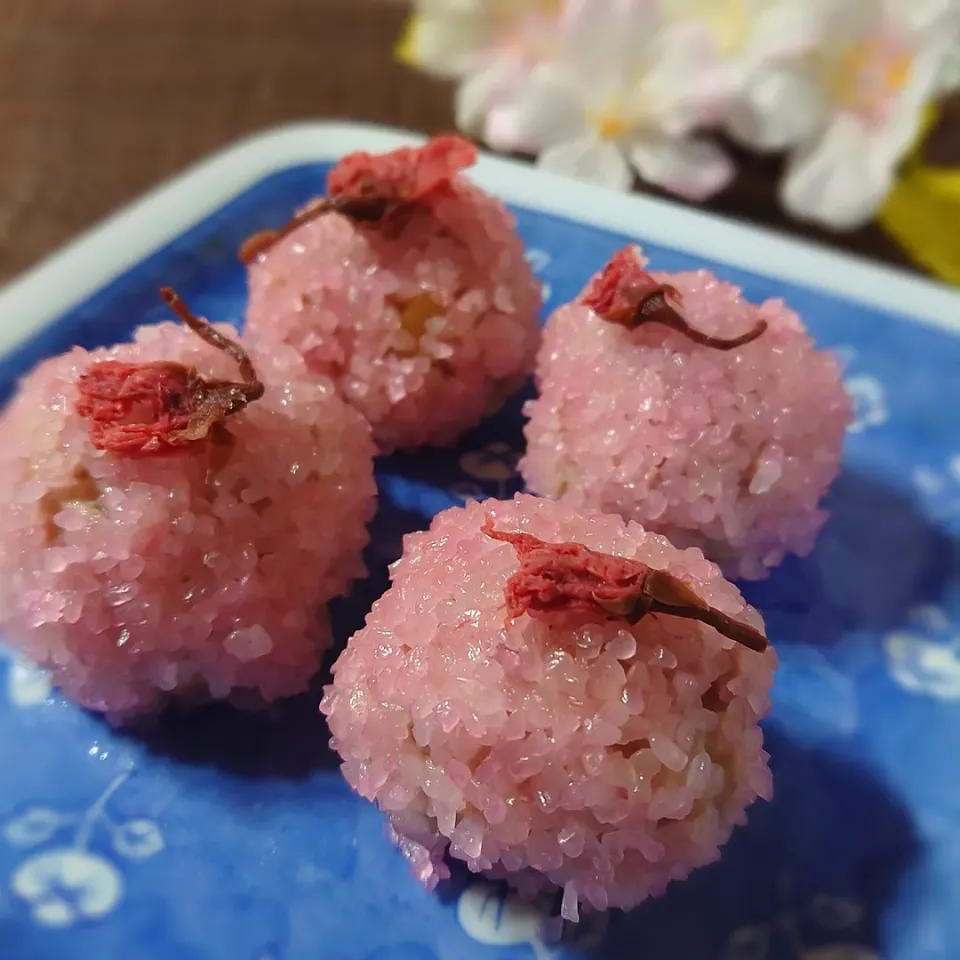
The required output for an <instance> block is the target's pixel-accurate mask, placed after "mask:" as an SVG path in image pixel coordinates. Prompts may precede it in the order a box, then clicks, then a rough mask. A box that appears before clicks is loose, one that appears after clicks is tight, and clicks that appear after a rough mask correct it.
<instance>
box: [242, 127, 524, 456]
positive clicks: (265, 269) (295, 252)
mask: <svg viewBox="0 0 960 960" xmlns="http://www.w3.org/2000/svg"><path fill="white" fill-rule="evenodd" d="M444 143H446V146H443V144H444ZM437 144H438V141H436V140H435V141H431V142H430V143H429V144H427V146H426V147H424V148H422V149H418V150H412V149H405V150H402V151H397V152H396V153H395V154H388V155H386V156H385V157H371V156H369V155H367V154H363V155H359V156H351V157H347V158H345V159H344V160H343V161H341V164H340V165H339V166H338V167H337V168H336V169H335V170H334V171H333V172H332V173H331V176H330V188H331V193H330V198H329V201H328V202H326V203H315V204H313V205H310V207H309V208H308V211H307V212H306V213H305V214H304V216H303V222H302V223H300V224H299V225H297V226H296V227H295V229H292V230H290V231H289V232H282V233H281V234H280V235H279V237H278V239H276V240H275V242H273V243H272V245H270V246H268V247H267V248H266V249H265V250H263V251H262V252H260V253H259V254H258V255H257V256H256V257H254V258H253V260H252V262H251V263H250V266H249V288H250V302H249V308H248V313H247V331H248V333H249V336H250V337H251V338H252V339H253V340H254V341H255V342H258V343H261V344H263V345H264V347H265V348H267V349H269V348H270V347H271V346H272V345H273V344H286V345H290V346H293V347H294V348H295V349H296V350H297V351H298V352H299V353H300V354H301V355H302V356H303V358H304V360H305V361H306V363H307V365H308V367H309V369H310V370H311V371H313V372H314V373H316V374H317V375H318V376H323V377H328V378H330V380H332V381H333V382H334V383H335V384H336V387H337V389H338V390H339V391H340V393H341V395H342V396H343V397H344V398H345V399H346V400H347V401H348V402H349V403H351V404H352V405H353V406H355V407H356V408H357V409H358V410H360V411H361V412H362V413H363V414H364V416H365V417H366V418H367V419H368V420H369V421H370V422H371V423H372V424H373V429H374V436H375V439H376V441H377V443H378V446H379V448H380V449H381V451H383V452H390V451H392V450H396V449H400V448H416V447H420V446H424V445H446V444H450V443H453V442H454V441H455V440H456V439H457V438H458V437H459V436H460V435H461V434H462V433H464V432H465V431H466V430H468V429H470V428H472V427H474V426H476V425H477V424H478V423H479V422H480V420H481V419H483V418H484V417H485V416H487V415H489V414H491V413H493V412H495V411H496V410H497V409H499V407H500V406H501V405H502V404H503V402H504V401H505V400H506V399H507V398H508V397H509V396H510V395H512V394H513V393H514V392H516V390H517V389H518V388H519V387H520V386H521V384H522V383H523V381H524V380H525V379H526V377H527V376H528V375H529V374H530V372H531V371H532V369H533V363H534V359H535V356H536V351H537V347H538V345H539V341H540V325H539V310H540V306H541V294H540V285H539V283H538V281H537V280H536V278H535V277H534V275H533V273H532V271H531V269H530V267H529V265H528V263H527V261H526V259H525V257H524V249H523V244H522V242H521V240H520V237H519V236H518V234H517V232H516V225H515V221H514V219H513V217H512V216H511V215H510V214H509V213H508V211H507V210H506V208H505V207H504V206H503V205H502V204H501V203H500V202H499V201H498V200H497V199H495V198H494V197H492V196H490V195H489V194H487V193H485V192H484V191H482V190H480V189H479V188H478V187H477V186H475V185H474V184H473V183H471V182H470V181H469V180H468V179H467V178H466V177H465V176H464V175H462V174H461V173H460V169H461V168H462V167H463V166H464V165H465V164H466V161H467V160H468V159H469V160H470V161H472V159H473V153H472V152H471V154H470V156H469V157H467V156H466V154H465V152H464V141H460V140H458V139H457V138H443V142H442V143H441V144H440V145H441V147H443V151H446V152H445V153H444V152H443V151H441V150H438V147H437ZM466 146H467V147H469V145H466ZM469 149H470V150H471V151H472V150H473V148H472V147H469ZM445 157H446V161H445V160H444V158H445ZM444 162H446V163H447V164H448V168H447V169H446V174H447V175H446V177H444V170H445V168H444ZM378 182H379V183H380V184H381V186H382V193H383V194H384V196H385V198H386V200H388V201H389V204H388V205H387V207H386V208H385V209H386V210H387V212H386V213H385V215H384V216H383V217H382V218H380V219H374V220H372V221H371V220H368V219H363V218H359V219H358V218H356V217H354V216H350V215H348V213H346V212H341V211H340V210H339V209H337V204H338V203H340V204H346V206H345V207H344V209H348V208H349V207H350V205H351V204H354V205H355V203H356V202H358V201H359V200H361V199H362V200H365V201H366V200H367V199H369V197H370V196H371V195H374V194H375V186H376V184H377V183H378ZM371 184H373V185H371ZM408 196H413V198H414V199H413V200H412V201H409V202H407V201H404V200H399V199H398V197H401V198H402V197H408ZM311 210H312V211H313V213H311V212H310V211H311ZM318 211H319V212H318Z"/></svg>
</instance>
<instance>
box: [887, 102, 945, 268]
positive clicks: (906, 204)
mask: <svg viewBox="0 0 960 960" xmlns="http://www.w3.org/2000/svg"><path fill="white" fill-rule="evenodd" d="M936 120H937V111H936V110H935V109H934V108H932V107H931V109H930V110H929V112H928V114H927V117H926V120H925V123H924V126H923V129H922V130H921V132H920V137H919V138H918V142H917V146H916V148H915V150H914V153H913V155H912V156H911V157H910V158H909V159H908V161H907V163H906V164H905V165H904V167H903V171H902V173H901V175H900V177H899V179H898V180H897V183H896V184H895V185H894V188H893V190H891V192H890V195H889V196H888V197H887V200H886V202H885V203H884V205H883V207H882V209H881V210H880V213H879V221H880V225H881V226H882V227H883V229H884V230H885V231H886V232H887V233H888V234H889V235H890V236H891V237H892V238H893V239H894V240H895V241H896V242H897V243H898V244H899V245H900V246H901V247H902V248H903V249H904V250H905V251H906V253H907V254H908V255H909V256H910V258H911V259H912V260H914V262H915V263H917V264H918V265H919V266H921V267H924V268H925V269H927V270H929V271H930V272H931V273H933V274H934V275H935V276H937V277H939V278H940V279H941V280H946V281H947V282H948V283H953V284H960V169H953V168H946V167H933V166H929V165H927V164H925V163H924V162H923V158H922V156H921V148H920V144H922V143H923V141H924V139H925V137H926V135H927V133H928V132H929V131H930V130H931V129H932V128H933V125H934V123H935V122H936Z"/></svg>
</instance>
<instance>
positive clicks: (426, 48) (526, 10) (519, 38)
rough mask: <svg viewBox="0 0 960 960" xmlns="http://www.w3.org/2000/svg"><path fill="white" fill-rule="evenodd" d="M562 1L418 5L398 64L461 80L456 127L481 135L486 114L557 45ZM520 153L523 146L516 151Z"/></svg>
mask: <svg viewBox="0 0 960 960" xmlns="http://www.w3.org/2000/svg"><path fill="white" fill-rule="evenodd" d="M562 7H563V4H562V2H560V0H418V2H417V3H416V4H415V13H414V16H413V17H412V18H411V20H410V23H409V25H408V28H407V32H406V34H405V36H404V38H403V40H402V41H401V44H400V47H399V51H398V53H399V56H400V59H401V60H402V61H403V62H405V63H407V64H409V65H410V66H414V67H417V68H418V69H420V70H423V71H425V72H427V73H430V74H433V75H435V76H442V77H448V78H457V79H459V80H460V84H459V87H458V89H457V94H456V118H457V126H458V127H459V128H460V129H461V130H464V131H465V132H468V133H480V132H481V131H482V129H483V125H484V121H485V119H486V116H487V114H488V113H489V111H490V110H491V109H492V108H493V107H494V106H496V105H498V104H501V103H507V102H510V101H511V100H512V98H513V97H514V95H515V94H516V92H517V91H519V90H520V89H521V88H522V86H523V84H524V82H525V81H526V78H527V76H528V74H529V72H530V70H531V68H532V66H533V65H534V64H535V63H537V62H539V61H540V60H542V59H544V58H549V57H550V56H551V55H552V53H553V51H554V49H555V45H556V32H557V26H558V24H559V20H560V14H561V12H562ZM519 146H520V147H521V148H524V147H525V146H526V145H525V144H521V145H519Z"/></svg>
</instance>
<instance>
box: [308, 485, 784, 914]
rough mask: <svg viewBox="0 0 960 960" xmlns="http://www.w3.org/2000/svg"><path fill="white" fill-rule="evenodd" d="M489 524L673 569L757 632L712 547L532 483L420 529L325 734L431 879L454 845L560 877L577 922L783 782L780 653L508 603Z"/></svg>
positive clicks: (679, 627) (700, 861) (335, 689)
mask: <svg viewBox="0 0 960 960" xmlns="http://www.w3.org/2000/svg"><path fill="white" fill-rule="evenodd" d="M490 521H492V523H493V524H494V525H495V527H496V529H497V530H498V531H505V532H510V533H520V534H524V535H530V536H532V537H535V538H538V539H539V540H541V541H544V542H546V543H555V544H561V543H577V544H581V545H583V546H584V547H586V548H588V549H589V550H591V551H596V552H598V553H601V554H605V555H609V556H610V557H612V558H624V559H625V560H629V561H636V562H639V563H640V564H643V565H646V566H648V567H650V568H652V569H654V570H659V571H665V572H667V573H669V574H670V575H672V576H673V577H676V578H679V579H680V580H682V581H683V582H684V583H685V584H686V585H687V586H688V587H689V588H690V589H691V590H693V591H695V592H696V594H697V595H698V596H699V597H700V598H701V599H702V600H703V601H704V602H705V603H707V604H709V605H710V606H711V607H714V608H716V609H718V610H720V611H722V612H723V613H725V614H726V615H728V616H730V617H732V618H735V619H737V620H739V621H741V622H742V623H745V624H749V625H750V626H752V627H753V628H756V629H757V630H759V631H762V629H763V622H762V619H761V618H760V616H759V614H758V613H757V612H756V611H755V610H754V609H753V608H751V607H749V606H748V605H747V604H746V602H745V601H744V600H743V598H742V597H741V595H740V593H739V592H738V591H737V589H736V588H735V587H734V586H733V585H732V584H730V583H729V582H728V581H726V580H725V579H724V578H723V576H722V574H721V573H720V571H719V569H718V568H717V567H716V566H715V565H714V564H713V563H711V562H709V561H708V560H706V559H705V558H704V557H703V554H702V553H701V552H700V551H699V550H696V549H692V548H691V549H686V550H679V549H677V548H675V547H674V546H672V545H671V544H670V543H669V542H668V541H667V540H666V539H665V538H664V537H662V536H659V535H657V534H654V533H649V532H647V531H645V530H644V529H643V528H642V527H641V526H640V525H639V524H637V523H635V522H629V523H627V522H625V521H623V520H622V519H621V518H620V517H619V516H616V515H610V514H608V515H601V514H587V513H583V512H581V511H579V510H577V509H576V508H574V507H573V506H572V505H570V504H569V503H568V502H565V501H552V500H547V499H542V498H536V497H532V496H529V495H519V496H517V497H516V498H515V499H514V500H512V501H490V500H487V501H484V502H483V503H470V504H468V505H467V506H466V507H464V508H459V507H458V508H453V509H450V510H447V511H445V512H443V513H441V514H439V515H438V516H437V517H436V518H435V519H434V521H433V523H432V525H431V527H430V529H429V531H426V532H423V533H415V534H411V535H410V536H409V537H408V538H407V540H406V542H405V548H404V553H403V556H402V557H401V559H400V560H399V561H398V562H397V563H396V564H395V565H394V567H393V568H392V570H391V579H392V585H391V587H390V589H389V590H388V591H387V593H386V594H384V595H383V596H382V597H381V599H380V600H378V601H377V603H376V604H375V605H374V607H373V609H372V611H371V613H370V615H369V616H368V618H367V622H366V625H365V626H364V627H363V629H361V630H360V631H359V632H358V633H356V634H355V635H354V636H353V638H352V639H351V640H350V642H349V644H348V645H347V648H346V650H345V651H344V653H343V654H342V655H341V657H340V658H339V660H338V661H337V663H336V665H335V666H334V671H333V683H332V684H331V685H330V686H329V687H327V689H326V691H325V695H324V699H323V703H322V705H321V709H322V710H323V711H324V712H325V713H326V714H327V716H328V719H329V724H330V730H331V733H332V744H333V746H334V748H335V749H336V750H337V751H338V752H339V753H340V755H341V757H342V758H343V772H344V774H345V776H346V778H347V780H348V781H349V783H350V784H351V786H352V787H353V788H354V789H355V790H356V791H357V792H358V793H359V794H360V795H361V796H363V797H366V798H367V799H369V800H372V801H375V802H376V803H378V804H379V806H380V807H381V809H382V810H384V811H385V813H386V814H387V816H388V817H389V820H390V825H391V832H392V835H393V836H394V838H395V840H396V842H397V843H398V845H399V847H400V849H401V850H402V851H403V853H404V855H405V856H406V857H407V859H408V860H409V861H410V864H411V869H412V870H413V873H414V875H415V876H416V877H417V878H418V879H419V880H420V881H421V882H423V883H424V884H425V885H426V886H427V887H433V886H434V885H436V883H437V882H438V881H439V880H440V879H442V878H443V877H445V876H447V875H448V868H447V866H446V864H445V857H446V856H448V855H449V856H452V857H455V858H457V859H460V860H463V861H464V862H465V863H466V864H467V866H468V867H469V868H470V869H471V870H472V871H474V872H478V873H484V874H487V875H489V876H492V877H504V878H507V879H508V880H509V881H510V882H511V883H512V884H513V885H514V886H516V887H517V888H518V889H519V890H520V891H521V893H523V894H525V895H530V896H533V895H536V894H537V893H539V892H541V891H552V890H563V891H564V897H563V904H564V905H563V912H564V916H565V917H567V918H568V919H571V920H575V919H576V918H577V916H578V915H579V909H580V907H581V906H584V907H586V908H587V909H593V910H603V909H606V908H608V907H620V908H624V909H629V908H631V907H633V906H635V905H636V904H638V903H640V902H641V901H643V900H644V899H646V898H647V897H651V896H658V895H660V894H662V893H663V891H664V890H665V889H666V887H667V885H668V884H669V883H670V881H671V880H674V879H681V878H684V877H686V876H687V875H688V874H689V873H690V872H691V871H693V870H695V869H696V868H697V867H700V866H703V865H705V864H708V863H711V862H713V861H714V860H716V859H717V858H718V857H719V855H720V848H721V847H722V846H723V844H724V843H725V842H726V840H727V839H728V838H729V836H730V833H731V831H732V830H733V828H734V827H735V826H736V825H738V824H742V823H743V822H744V821H745V816H746V814H745V811H746V809H747V807H748V806H749V805H750V804H751V803H753V802H754V800H756V799H757V798H758V797H764V798H769V797H770V795H771V779H770V772H769V768H768V765H767V755H766V753H765V752H764V750H763V737H762V733H761V731H760V729H759V726H758V723H759V721H760V719H761V718H762V717H763V716H765V715H766V713H767V712H768V711H769V707H770V701H769V692H770V687H771V684H772V680H773V674H774V670H775V668H776V655H775V653H774V652H773V650H772V649H770V648H768V649H767V650H765V651H764V652H763V653H758V652H755V651H753V650H748V649H747V648H745V647H744V646H742V645H741V644H738V643H736V642H734V641H733V640H731V639H729V638H728V637H725V636H723V635H721V634H720V633H718V632H717V631H716V630H714V629H713V628H712V627H709V626H707V625H705V624H702V623H699V622H697V621H692V620H686V619H679V618H675V617H668V616H660V615H648V616H645V617H642V618H641V619H640V620H639V621H638V622H636V623H634V624H632V625H631V624H630V623H627V622H625V621H624V620H618V619H615V618H613V619H611V618H606V617H597V616H590V615H589V614H588V613H584V610H583V609H579V608H577V609H573V610H571V614H570V616H568V617H566V618H564V617H563V616H559V615H554V614H556V611H553V613H552V614H551V616H550V617H547V618H544V617H541V616H536V615H531V614H530V613H523V614H521V615H519V616H516V617H513V618H511V617H510V616H509V614H508V611H507V589H508V585H509V584H510V582H511V578H514V577H516V576H517V574H518V571H519V570H521V568H522V564H521V561H520V559H519V558H518V554H517V551H516V549H515V547H514V546H513V545H512V544H510V543H504V542H499V541H498V540H496V539H494V538H492V537H491V536H490V535H489V532H488V531H489V529H490Z"/></svg>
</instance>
